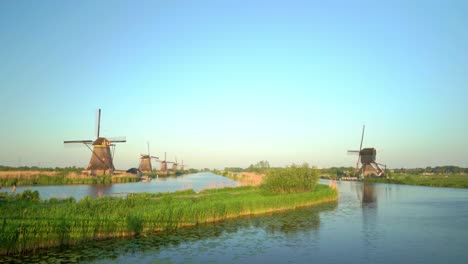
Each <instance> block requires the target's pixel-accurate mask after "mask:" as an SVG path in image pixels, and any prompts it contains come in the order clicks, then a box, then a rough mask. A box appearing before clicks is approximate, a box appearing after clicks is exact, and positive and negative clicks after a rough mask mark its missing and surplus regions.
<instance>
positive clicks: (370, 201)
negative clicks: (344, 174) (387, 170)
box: [362, 182, 377, 207]
mask: <svg viewBox="0 0 468 264" xmlns="http://www.w3.org/2000/svg"><path fill="white" fill-rule="evenodd" d="M362 206H363V207H365V206H375V207H377V195H376V193H375V185H374V184H373V183H368V182H364V183H363V184H362Z"/></svg>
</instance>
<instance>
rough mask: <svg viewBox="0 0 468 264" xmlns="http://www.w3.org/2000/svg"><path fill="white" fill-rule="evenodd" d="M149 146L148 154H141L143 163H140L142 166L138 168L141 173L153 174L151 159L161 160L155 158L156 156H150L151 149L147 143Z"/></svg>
mask: <svg viewBox="0 0 468 264" xmlns="http://www.w3.org/2000/svg"><path fill="white" fill-rule="evenodd" d="M147 144H148V154H140V155H141V157H140V159H141V161H140V166H139V167H138V169H139V170H140V171H141V172H146V173H152V172H153V167H152V166H151V159H156V160H157V159H159V158H158V157H155V156H151V154H150V148H149V142H147Z"/></svg>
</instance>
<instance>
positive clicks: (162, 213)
mask: <svg viewBox="0 0 468 264" xmlns="http://www.w3.org/2000/svg"><path fill="white" fill-rule="evenodd" d="M337 195H338V194H337V192H336V190H332V189H330V188H328V187H327V186H324V185H316V186H315V187H314V189H313V191H308V192H302V193H288V194H274V193H270V192H267V191H266V190H265V189H264V188H260V187H251V186H249V187H239V188H225V189H216V190H206V191H202V192H200V193H195V192H194V191H192V190H190V191H183V192H176V193H164V194H148V193H142V194H136V195H132V196H129V197H127V198H112V197H103V198H89V197H87V198H85V199H83V200H80V201H79V202H76V201H75V200H74V199H66V200H57V199H55V198H52V199H50V200H46V201H41V200H38V197H37V194H35V193H32V192H26V194H24V193H23V194H21V195H17V196H11V195H10V196H6V197H3V198H2V200H0V215H1V216H0V234H1V236H0V254H12V253H18V252H20V253H21V252H27V251H34V250H35V249H38V248H42V247H53V246H64V245H73V244H76V243H80V242H83V241H87V240H91V239H100V238H113V237H124V236H133V235H146V234H150V233H154V232H157V231H162V230H172V229H176V228H179V227H182V226H190V225H197V224H200V223H208V222H214V221H221V220H225V219H229V218H234V217H239V216H242V215H253V214H263V213H268V212H274V211H280V210H289V209H294V208H297V207H303V206H312V205H316V204H319V203H324V202H330V201H336V199H337Z"/></svg>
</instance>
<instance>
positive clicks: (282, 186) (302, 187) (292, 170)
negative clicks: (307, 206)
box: [263, 163, 319, 193]
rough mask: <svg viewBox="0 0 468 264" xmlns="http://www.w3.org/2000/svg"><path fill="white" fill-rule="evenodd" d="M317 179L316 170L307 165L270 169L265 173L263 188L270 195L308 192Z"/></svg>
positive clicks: (313, 186)
mask: <svg viewBox="0 0 468 264" xmlns="http://www.w3.org/2000/svg"><path fill="white" fill-rule="evenodd" d="M318 179H319V172H318V170H317V169H314V168H310V167H309V164H307V163H304V164H302V165H300V166H299V165H296V164H292V165H291V166H288V167H286V168H278V169H271V170H269V171H268V172H267V175H266V177H265V180H264V184H263V188H264V189H265V190H267V191H269V192H272V193H299V192H310V191H312V190H313V189H314V188H315V185H316V184H317V182H318Z"/></svg>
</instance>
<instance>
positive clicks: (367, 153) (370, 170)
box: [348, 126, 386, 177]
mask: <svg viewBox="0 0 468 264" xmlns="http://www.w3.org/2000/svg"><path fill="white" fill-rule="evenodd" d="M365 128H366V127H365V126H362V136H361V145H360V146H359V150H348V154H358V159H357V162H356V170H355V175H362V177H372V176H385V174H384V170H382V169H381V168H380V166H379V165H381V166H385V167H386V165H384V164H380V163H377V162H376V161H375V160H376V156H377V150H375V148H362V143H363V141H364V130H365ZM359 161H361V164H362V166H361V168H359Z"/></svg>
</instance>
